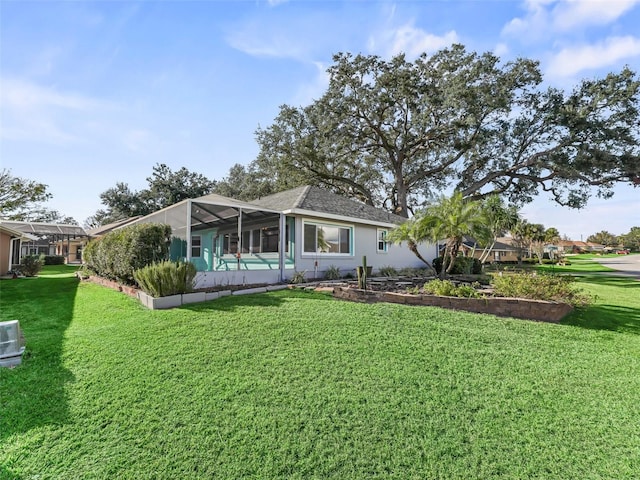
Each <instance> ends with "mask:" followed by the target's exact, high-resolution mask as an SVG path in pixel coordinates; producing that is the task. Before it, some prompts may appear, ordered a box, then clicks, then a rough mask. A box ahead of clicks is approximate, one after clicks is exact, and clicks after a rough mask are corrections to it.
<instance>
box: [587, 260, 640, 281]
mask: <svg viewBox="0 0 640 480" xmlns="http://www.w3.org/2000/svg"><path fill="white" fill-rule="evenodd" d="M594 261H596V262H598V263H600V264H602V265H604V266H606V267H609V268H613V269H614V270H617V271H618V274H619V275H624V276H626V277H635V278H636V279H637V280H640V255H619V256H617V257H607V258H594Z"/></svg>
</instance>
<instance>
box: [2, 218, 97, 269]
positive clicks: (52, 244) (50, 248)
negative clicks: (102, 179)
mask: <svg viewBox="0 0 640 480" xmlns="http://www.w3.org/2000/svg"><path fill="white" fill-rule="evenodd" d="M2 224H3V225H5V226H7V227H10V228H12V229H14V230H18V231H20V232H22V233H26V234H28V235H29V236H30V237H32V238H31V239H29V240H27V241H22V244H21V248H20V253H19V257H20V258H22V257H24V256H26V255H40V254H43V255H61V256H63V257H65V261H66V263H81V262H82V248H83V247H84V246H85V245H86V244H87V240H88V238H89V237H88V235H87V233H86V232H85V231H84V229H83V228H82V227H80V226H78V225H65V224H57V223H40V222H14V221H4V220H3V221H2Z"/></svg>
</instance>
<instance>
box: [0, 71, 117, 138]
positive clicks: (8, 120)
mask: <svg viewBox="0 0 640 480" xmlns="http://www.w3.org/2000/svg"><path fill="white" fill-rule="evenodd" d="M0 85H1V87H2V88H0V110H1V111H2V124H3V125H2V126H3V128H2V138H5V139H10V140H18V141H35V142H45V143H53V144H67V143H70V142H78V141H81V138H80V137H79V136H78V134H77V132H78V130H79V129H78V128H77V125H78V124H77V123H76V122H77V121H78V117H80V118H83V117H84V118H85V119H86V121H89V120H90V119H89V116H90V115H91V114H92V113H94V112H95V111H97V110H99V109H105V108H110V106H109V105H108V104H107V103H106V102H102V101H99V100H96V99H93V98H90V97H87V96H84V95H80V94H77V93H70V92H61V91H58V90H57V89H55V88H52V87H47V86H41V85H37V84H35V83H32V82H28V81H24V80H19V79H14V78H2V79H0Z"/></svg>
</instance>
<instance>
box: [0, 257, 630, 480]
mask: <svg viewBox="0 0 640 480" xmlns="http://www.w3.org/2000/svg"><path fill="white" fill-rule="evenodd" d="M64 268H65V267H57V269H52V270H49V269H47V271H46V272H45V275H42V276H41V277H39V278H37V279H23V280H7V281H3V282H0V301H1V302H2V314H1V316H2V319H13V318H18V319H19V320H20V322H21V325H22V327H23V329H24V333H25V336H26V339H27V353H26V355H25V359H24V362H23V365H22V366H20V367H18V368H15V369H13V370H8V369H1V370H0V465H1V467H0V478H19V479H29V478H40V479H44V478H61V479H66V478H82V479H91V478H125V479H127V478H131V479H146V478H149V479H150V478H154V479H158V478H167V479H174V478H183V479H184V478H225V479H227V478H300V479H307V478H339V479H352V478H367V479H368V478H397V479H410V478H415V479H424V478H447V479H450V478H464V479H468V478H545V479H550V478H558V479H566V478H615V479H624V478H638V472H640V425H639V423H638V419H639V418H640V335H638V334H639V333H640V295H639V293H640V292H639V287H638V285H640V283H639V282H635V284H634V283H633V281H632V280H629V279H621V280H617V279H613V280H607V281H604V279H605V278H607V279H608V277H602V276H599V277H598V276H594V279H593V282H592V283H588V282H587V283H584V285H585V287H586V288H588V289H589V290H590V291H591V292H592V293H596V294H598V300H597V303H596V304H595V305H594V306H592V307H589V308H588V309H584V310H580V311H577V312H575V313H573V314H572V315H571V316H570V317H569V318H568V319H567V322H566V324H564V325H551V324H543V323H535V322H528V321H523V320H512V319H503V318H497V317H493V316H489V315H475V314H469V313H463V312H454V311H448V310H442V309H437V308H428V307H408V306H401V305H390V304H376V305H364V304H355V303H347V302H341V301H337V300H333V299H332V298H331V297H330V296H328V295H325V294H320V293H307V292H300V291H281V292H274V293H269V294H260V295H252V296H239V297H227V298H224V299H221V300H218V301H214V302H209V303H205V304H200V305H195V306H192V307H189V308H180V309H175V310H171V311H149V310H146V309H144V308H143V307H141V306H140V305H139V304H138V303H137V302H136V301H135V300H133V299H130V298H128V297H126V296H124V295H123V294H120V293H117V292H114V291H111V290H108V289H105V288H102V287H99V286H97V285H93V284H85V283H81V284H79V283H78V282H77V280H76V279H75V278H73V277H72V276H68V275H67V276H65V275H64ZM54 275H56V276H54ZM595 277H598V278H599V279H600V280H602V282H598V278H595ZM581 281H582V280H581ZM599 309H603V310H599ZM607 309H617V310H616V312H615V314H616V315H617V317H616V318H617V319H618V321H617V322H613V323H606V322H605V323H603V322H604V320H603V316H606V314H607V311H608V310H607Z"/></svg>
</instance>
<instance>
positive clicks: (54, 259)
mask: <svg viewBox="0 0 640 480" xmlns="http://www.w3.org/2000/svg"><path fill="white" fill-rule="evenodd" d="M64 260H65V259H64V255H45V256H44V264H45V265H64Z"/></svg>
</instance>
